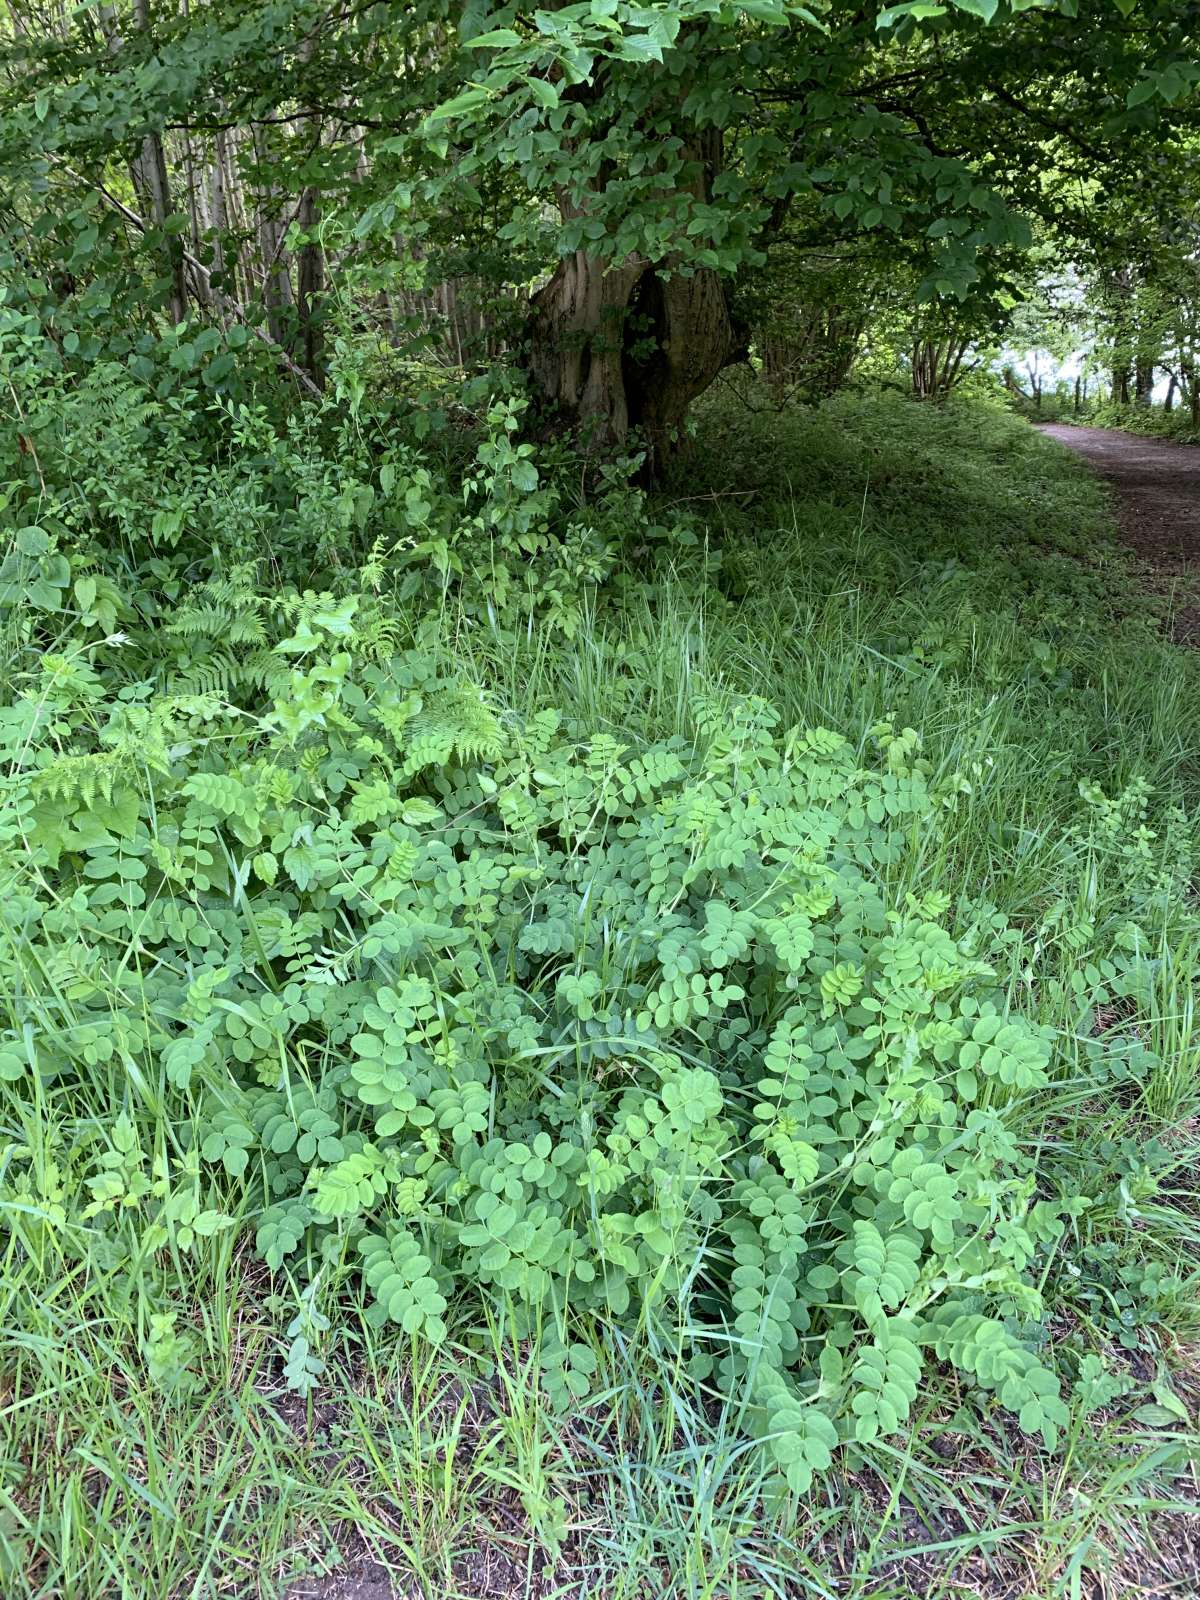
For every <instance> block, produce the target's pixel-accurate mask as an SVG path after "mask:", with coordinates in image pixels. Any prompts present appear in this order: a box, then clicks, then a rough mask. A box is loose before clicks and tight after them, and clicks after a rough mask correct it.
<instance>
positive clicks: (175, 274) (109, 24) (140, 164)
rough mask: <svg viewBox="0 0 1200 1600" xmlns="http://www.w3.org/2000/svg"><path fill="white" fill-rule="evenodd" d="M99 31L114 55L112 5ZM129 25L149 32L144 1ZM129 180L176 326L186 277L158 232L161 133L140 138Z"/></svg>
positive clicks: (162, 201)
mask: <svg viewBox="0 0 1200 1600" xmlns="http://www.w3.org/2000/svg"><path fill="white" fill-rule="evenodd" d="M97 17H98V21H99V24H100V30H101V32H102V34H103V36H104V41H105V45H106V47H107V49H108V52H109V54H110V55H117V54H118V53H119V52H120V50H121V48H122V45H123V42H124V41H123V40H122V37H121V30H120V24H119V21H118V18H117V11H116V7H115V6H113V5H105V6H101V7H100V9H99V11H98V13H97ZM133 25H134V27H135V28H136V30H137V31H138V32H139V33H142V34H148V33H149V32H150V10H149V6H148V4H147V0H134V6H133ZM129 181H130V183H131V184H132V185H133V191H134V193H135V194H136V195H137V197H138V202H139V204H140V207H141V211H142V215H143V216H146V217H148V218H149V219H150V221H151V222H152V223H153V224H154V226H155V227H156V228H157V229H158V230H159V232H160V234H161V235H162V251H163V264H164V265H165V267H166V269H167V284H168V290H167V293H168V305H169V308H170V313H171V321H172V322H173V323H175V324H176V325H178V324H179V323H181V322H182V321H183V320H184V318H185V317H186V316H187V311H188V299H187V279H186V277H185V275H184V265H183V255H182V253H181V252H180V250H179V248H178V245H177V243H176V241H175V240H173V239H169V238H167V236H166V234H165V233H163V232H162V230H163V229H164V227H165V225H166V222H167V219H168V217H169V216H170V215H171V186H170V182H169V180H168V178H167V158H166V154H165V152H164V150H163V142H162V135H161V134H160V133H157V132H155V133H148V134H147V135H146V137H145V138H144V139H143V140H142V147H141V150H140V151H139V153H138V154H137V155H136V156H135V157H134V158H133V159H132V160H131V161H130V163H129Z"/></svg>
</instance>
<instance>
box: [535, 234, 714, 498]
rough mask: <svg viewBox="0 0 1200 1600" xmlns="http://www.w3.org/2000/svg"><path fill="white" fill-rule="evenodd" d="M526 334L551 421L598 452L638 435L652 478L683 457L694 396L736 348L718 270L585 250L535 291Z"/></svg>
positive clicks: (540, 397) (545, 412)
mask: <svg viewBox="0 0 1200 1600" xmlns="http://www.w3.org/2000/svg"><path fill="white" fill-rule="evenodd" d="M528 337H529V357H528V366H529V373H530V376H531V378H532V380H533V384H534V388H535V390H536V393H537V396H538V400H539V404H540V408H541V410H542V414H543V418H544V420H545V422H546V423H547V425H548V426H549V427H550V428H551V429H553V430H555V431H570V432H574V433H577V434H578V435H579V437H580V439H581V441H582V443H583V445H584V448H585V449H587V450H589V451H593V452H603V451H605V450H612V449H620V448H622V447H623V446H624V445H625V444H626V443H627V442H629V440H630V434H631V431H638V432H640V434H641V435H642V438H641V441H640V442H641V443H643V444H644V446H645V449H646V452H647V469H648V475H649V476H651V477H659V476H661V475H662V473H663V472H664V471H665V470H666V468H667V466H668V465H669V463H670V461H671V459H672V457H673V456H674V455H675V454H676V452H677V450H678V446H679V443H680V440H681V437H682V431H683V428H684V425H685V423H686V420H687V413H688V409H689V407H690V406H691V403H692V401H693V400H695V399H696V398H697V396H699V395H701V394H703V393H704V391H705V390H706V389H707V388H708V387H709V385H710V384H711V383H712V382H713V380H714V379H715V378H716V376H717V374H718V373H719V372H720V371H721V369H722V367H725V366H727V365H728V364H729V362H730V361H731V360H732V359H733V358H734V354H735V339H734V334H733V327H732V324H731V322H730V318H729V308H728V305H727V302H726V299H725V289H724V285H723V284H722V283H721V280H720V278H719V277H718V276H717V274H716V273H715V272H713V271H712V270H711V269H709V268H701V269H700V270H699V271H697V272H693V273H691V274H689V275H688V276H686V277H685V276H684V275H683V274H682V273H679V272H668V271H665V270H664V271H658V270H656V269H655V268H653V267H652V266H651V265H650V264H649V262H647V261H645V260H642V259H641V258H634V259H631V260H628V261H625V262H623V263H620V264H613V263H610V262H606V261H604V260H602V259H600V258H599V257H597V256H594V255H589V254H588V253H587V252H586V251H584V250H577V251H576V252H575V253H574V255H571V256H567V257H566V258H565V259H564V260H563V261H561V262H560V263H559V265H558V267H557V269H556V271H555V273H554V275H553V277H552V278H551V279H550V282H549V283H548V284H546V286H545V288H543V289H541V290H539V292H538V293H537V294H536V295H535V296H534V299H533V304H532V315H531V317H530V321H529V329H528ZM635 442H637V441H635Z"/></svg>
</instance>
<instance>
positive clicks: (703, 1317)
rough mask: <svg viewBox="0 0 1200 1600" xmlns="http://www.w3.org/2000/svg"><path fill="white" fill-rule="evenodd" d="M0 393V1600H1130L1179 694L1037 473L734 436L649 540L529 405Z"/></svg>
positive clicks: (1176, 1100) (1169, 1088)
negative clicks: (531, 430) (376, 419)
mask: <svg viewBox="0 0 1200 1600" xmlns="http://www.w3.org/2000/svg"><path fill="white" fill-rule="evenodd" d="M18 332H19V330H18ZM12 337H13V338H14V340H15V339H16V338H17V334H16V333H14V334H13V335H12ZM14 371H15V373H16V377H17V380H18V381H17V385H16V387H15V388H14V393H15V394H17V396H18V401H19V403H20V405H21V414H20V417H19V423H20V426H19V428H18V429H16V430H14V434H13V438H12V439H11V440H10V441H9V442H10V446H11V455H10V457H9V468H8V470H9V476H10V483H9V487H8V491H7V510H6V512H5V515H6V518H7V519H8V521H9V524H10V526H11V529H12V535H11V546H10V550H9V553H8V556H7V559H6V562H5V566H4V568H3V573H2V579H3V584H4V587H3V590H2V592H0V617H2V619H3V636H4V639H5V643H6V649H7V657H8V672H9V682H10V684H11V686H12V692H11V694H10V697H9V699H8V702H7V704H6V705H5V707H4V709H3V715H2V722H0V736H2V739H3V748H4V757H5V761H4V776H3V793H4V805H3V821H2V823H0V849H2V852H3V853H2V856H0V866H2V870H3V877H4V883H3V890H2V893H0V971H2V980H0V990H2V993H3V997H4V998H3V1008H2V1010H0V1024H2V1026H3V1029H4V1031H3V1034H2V1036H0V1093H2V1105H3V1111H2V1126H0V1216H2V1217H3V1225H4V1235H3V1237H4V1250H5V1255H4V1277H3V1294H4V1307H3V1311H4V1324H5V1327H6V1329H7V1330H8V1332H7V1358H6V1374H7V1378H6V1382H7V1385H8V1387H7V1390H6V1398H5V1405H4V1408H3V1416H4V1424H5V1428H6V1432H7V1439H6V1446H5V1451H4V1461H5V1476H4V1479H3V1482H2V1483H0V1506H2V1507H3V1510H2V1512H0V1549H2V1551H3V1556H2V1560H3V1562H4V1571H5V1578H4V1584H5V1592H6V1593H13V1594H19V1593H20V1594H38V1595H46V1596H48V1595H62V1596H92V1595H97V1596H98V1595H108V1594H150V1593H154V1594H163V1595H166V1594H174V1593H187V1594H196V1595H205V1594H212V1595H217V1594H225V1595H227V1594H230V1593H237V1594H247V1595H250V1594H264V1595H265V1594H278V1593H281V1592H286V1590H287V1587H288V1585H289V1583H291V1582H293V1581H297V1580H298V1577H299V1576H300V1575H302V1574H303V1573H304V1572H305V1571H306V1570H308V1571H318V1572H319V1571H320V1570H323V1569H324V1568H325V1567H327V1566H329V1565H330V1563H331V1562H336V1561H338V1560H342V1561H346V1560H349V1561H350V1562H351V1563H352V1564H353V1563H354V1562H355V1561H359V1560H361V1559H363V1557H362V1549H363V1548H364V1547H363V1546H362V1545H361V1544H356V1543H355V1541H356V1540H358V1541H361V1540H363V1539H364V1538H365V1539H368V1540H369V1541H370V1544H371V1548H372V1549H373V1551H374V1552H375V1554H376V1555H377V1556H379V1557H381V1558H382V1557H387V1559H388V1560H390V1561H391V1562H392V1563H393V1564H394V1565H395V1567H396V1568H397V1570H398V1571H399V1572H400V1573H402V1574H404V1576H405V1581H406V1582H407V1583H408V1584H409V1586H410V1589H411V1587H412V1586H413V1585H415V1586H416V1587H417V1588H418V1589H419V1590H422V1591H423V1592H425V1593H428V1594H430V1595H434V1594H437V1595H445V1594H449V1593H459V1592H464V1593H472V1592H475V1593H481V1592H486V1593H491V1592H501V1591H503V1592H533V1591H534V1590H535V1589H537V1590H538V1592H545V1593H551V1592H568V1590H569V1586H571V1585H574V1586H575V1587H576V1589H577V1591H578V1592H580V1593H586V1594H605V1595H608V1594H613V1595H620V1594H627V1595H630V1596H632V1595H642V1594H652V1593H655V1594H656V1593H663V1594H666V1593H671V1594H676V1593H678V1594H681V1595H682V1594H687V1595H711V1596H718V1595H719V1596H725V1595H729V1596H732V1595H734V1594H737V1595H739V1596H741V1595H759V1594H763V1595H766V1594H793V1593H795V1594H835V1593H838V1594H848V1593H853V1594H858V1595H864V1596H865V1595H876V1596H883V1595H886V1594H891V1593H895V1594H900V1593H910V1592H914V1591H913V1590H912V1588H911V1587H909V1588H904V1587H902V1585H903V1584H910V1585H911V1583H912V1582H913V1581H915V1580H914V1579H913V1576H912V1573H913V1570H914V1569H913V1568H912V1567H911V1566H905V1565H904V1563H905V1562H907V1563H913V1562H918V1563H919V1562H921V1561H924V1562H926V1564H927V1565H926V1566H925V1567H922V1568H921V1570H922V1571H923V1572H924V1574H925V1580H927V1588H926V1590H925V1591H922V1592H929V1593H933V1592H939V1593H940V1592H945V1593H955V1592H957V1591H956V1589H955V1587H954V1585H955V1584H957V1583H959V1582H960V1581H961V1582H963V1583H964V1584H965V1583H966V1582H967V1581H968V1578H969V1579H970V1581H972V1582H975V1581H977V1580H978V1579H979V1575H980V1571H981V1570H983V1571H986V1572H989V1573H990V1572H992V1571H993V1570H995V1571H1000V1570H1001V1569H1002V1568H1003V1567H1004V1564H1005V1563H1009V1564H1010V1565H1011V1566H1012V1567H1013V1570H1015V1571H1018V1572H1019V1573H1020V1574H1022V1576H1021V1579H1020V1581H1022V1582H1025V1583H1026V1585H1027V1588H1028V1591H1029V1592H1030V1593H1031V1594H1033V1593H1037V1594H1042V1593H1045V1594H1051V1593H1059V1592H1063V1593H1071V1594H1079V1593H1082V1592H1085V1590H1084V1589H1082V1588H1081V1587H1080V1585H1081V1582H1082V1581H1083V1579H1084V1577H1086V1575H1087V1574H1089V1573H1091V1572H1092V1571H1094V1570H1095V1569H1097V1568H1101V1567H1103V1566H1104V1565H1105V1564H1106V1563H1110V1564H1111V1562H1112V1561H1117V1562H1118V1567H1117V1570H1118V1571H1123V1570H1126V1569H1125V1568H1121V1567H1120V1565H1119V1563H1120V1562H1121V1561H1126V1562H1127V1561H1128V1560H1129V1559H1130V1556H1129V1551H1130V1550H1131V1549H1132V1550H1133V1551H1134V1552H1136V1551H1137V1549H1138V1539H1137V1536H1136V1527H1137V1524H1138V1523H1139V1521H1144V1520H1145V1519H1146V1518H1147V1517H1148V1516H1150V1515H1155V1516H1159V1517H1161V1516H1164V1515H1167V1514H1168V1513H1170V1512H1171V1511H1172V1510H1173V1509H1174V1508H1176V1507H1183V1506H1185V1504H1186V1503H1187V1501H1188V1498H1189V1495H1190V1482H1191V1480H1190V1477H1189V1472H1190V1470H1191V1459H1192V1458H1191V1434H1190V1416H1191V1409H1190V1408H1191V1403H1192V1386H1193V1382H1194V1379H1193V1366H1192V1357H1191V1347H1192V1343H1193V1341H1194V1339H1195V1336H1196V1333H1197V1323H1198V1321H1200V1319H1198V1317H1197V1312H1196V1287H1197V1273H1196V1258H1195V1251H1196V1242H1197V1224H1196V1219H1195V1214H1194V1207H1193V1203H1192V1201H1193V1197H1192V1193H1191V1188H1192V1178H1191V1173H1192V1170H1193V1167H1194V1161H1195V1154H1196V1139H1195V1132H1194V1129H1195V1123H1194V1117H1195V1112H1196V1099H1197V1096H1196V1066H1197V1046H1196V1042H1195V1036H1194V1025H1193V986H1194V975H1195V971H1196V964H1197V960H1196V958H1197V952H1198V950H1200V916H1198V915H1197V912H1196V909H1195V905H1194V901H1193V894H1192V883H1193V877H1194V872H1195V861H1196V845H1197V821H1196V817H1197V813H1196V790H1195V769H1194V764H1193V763H1194V759H1195V734H1196V726H1195V710H1194V707H1195V705H1196V703H1197V701H1196V689H1197V682H1196V679H1197V669H1196V664H1195V660H1194V658H1192V657H1189V656H1187V655H1185V654H1184V653H1182V652H1179V651H1177V650H1176V649H1175V648H1174V647H1173V646H1171V645H1170V644H1168V643H1167V642H1165V641H1164V640H1163V638H1162V637H1161V636H1160V634H1159V632H1158V628H1157V621H1156V617H1155V615H1154V611H1153V606H1152V603H1151V602H1150V601H1148V600H1144V599H1140V598H1138V597H1137V595H1136V594H1134V593H1132V592H1131V587H1130V580H1129V578H1128V575H1127V571H1126V568H1125V565H1124V562H1123V559H1122V557H1121V555H1120V553H1119V551H1118V549H1117V547H1116V546H1115V544H1114V542H1113V535H1112V531H1111V528H1110V526H1109V524H1108V521H1107V518H1106V514H1105V511H1104V509H1103V503H1102V499H1101V496H1100V494H1099V491H1098V490H1097V489H1096V488H1095V486H1094V485H1093V484H1092V483H1091V481H1090V480H1089V479H1087V478H1086V477H1085V476H1084V475H1083V473H1082V472H1081V471H1080V470H1079V469H1078V468H1076V467H1075V466H1073V465H1072V464H1071V463H1070V462H1069V461H1068V460H1067V459H1066V458H1065V457H1064V456H1063V455H1062V454H1061V453H1059V452H1058V451H1057V450H1056V448H1055V447H1054V446H1053V445H1051V444H1049V443H1047V442H1046V441H1044V440H1041V439H1040V438H1038V437H1037V436H1035V435H1034V434H1033V433H1032V432H1031V430H1029V429H1028V428H1027V427H1026V425H1025V424H1023V423H1021V422H1019V421H1017V420H1014V419H1011V418H1008V417H1006V416H1004V415H1003V414H1002V413H999V412H995V411H991V410H989V409H987V408H985V407H982V406H970V405H967V406H962V407H951V408H947V409H944V410H935V409H932V408H919V407H916V406H913V405H910V404H907V403H905V402H903V401H901V400H899V399H894V398H893V399H888V400H877V399H870V398H860V399H842V400H839V401H836V402H833V403H831V404H830V405H829V406H827V407H826V408H824V409H823V410H821V411H819V412H812V413H801V414H799V415H797V414H784V415H781V416H780V415H774V414H758V415H755V416H752V417H751V416H747V415H746V414H745V411H744V409H742V408H744V407H745V406H746V405H748V404H751V401H750V400H749V399H748V398H747V396H746V395H744V394H735V395H733V396H732V397H730V398H727V399H726V401H725V402H724V403H723V404H722V405H720V406H715V407H714V408H713V409H712V410H711V412H710V414H709V415H707V416H706V417H705V418H704V419H703V422H702V438H701V440H700V442H699V445H698V447H697V450H696V454H695V456H694V458H693V460H694V466H693V470H692V473H691V475H690V477H689V480H688V483H687V485H686V492H684V490H683V489H682V488H680V489H677V490H676V491H674V492H673V493H670V492H669V493H667V494H666V495H664V496H661V497H659V498H658V499H655V500H651V499H648V498H647V497H646V496H644V495H642V494H640V493H638V492H636V491H634V490H632V489H630V488H629V487H628V486H627V484H626V483H625V481H624V479H623V478H622V476H621V475H620V474H618V473H615V472H614V473H613V474H612V475H611V476H610V477H609V478H608V479H607V480H604V481H601V482H600V483H599V484H594V485H591V486H589V484H588V482H587V479H586V475H579V474H577V473H576V472H575V470H574V469H573V468H571V466H570V464H569V463H565V462H558V461H556V460H553V459H550V458H549V457H546V456H541V455H538V453H537V452H535V451H533V450H532V448H531V447H529V446H528V445H524V444H521V443H520V442H519V441H520V431H519V421H520V402H519V401H518V400H513V399H508V400H506V399H495V398H493V399H492V400H490V401H486V402H484V403H483V404H481V406H480V409H479V411H478V413H477V414H476V415H475V416H474V417H473V418H472V419H470V421H469V423H467V424H464V433H463V437H462V438H461V439H460V440H455V441H452V442H451V444H449V445H448V446H447V448H446V449H444V450H443V449H442V447H441V445H438V444H436V443H435V444H433V445H427V444H424V443H422V441H421V440H420V438H419V437H416V436H415V435H414V436H413V437H411V438H408V439H405V438H404V437H389V439H388V440H387V442H386V443H385V442H383V441H382V439H381V436H380V434H379V433H378V431H377V430H375V429H374V427H373V423H372V419H371V416H370V414H369V409H367V408H364V406H363V404H362V400H361V394H360V392H359V391H358V390H356V389H355V388H354V387H353V385H352V384H349V383H348V382H347V385H346V386H345V387H344V388H343V390H342V392H341V393H340V394H339V395H337V396H336V397H335V398H334V399H332V400H331V402H330V404H329V405H328V406H327V407H326V408H325V409H324V410H323V411H322V412H321V413H319V414H318V415H317V416H316V417H315V418H310V419H307V420H304V419H299V418H296V419H293V420H292V421H291V422H290V423H288V422H285V423H283V424H280V423H279V421H278V419H274V418H271V417H270V416H268V414H267V413H266V412H265V411H256V410H255V409H254V407H253V406H252V405H250V404H246V405H244V406H242V407H241V408H240V409H239V408H237V407H232V406H229V405H225V404H223V403H221V402H218V401H216V400H212V399H211V398H209V399H204V400H201V399H200V398H198V396H197V395H196V394H189V395H185V396H184V397H182V398H181V397H179V396H170V397H168V398H167V399H165V400H164V399H163V398H162V397H161V396H159V397H156V396H155V395H154V394H153V393H151V392H149V391H147V390H145V389H140V390H139V389H138V387H137V381H136V380H134V379H132V378H130V377H128V375H126V374H124V373H123V372H118V371H117V370H116V369H110V370H106V371H104V372H98V373H96V374H95V375H94V379H93V381H91V382H90V383H85V384H84V385H83V386H82V387H79V388H71V387H69V386H68V385H66V383H65V381H64V383H63V384H62V385H60V386H59V387H58V388H57V389H55V388H54V387H53V386H50V389H49V392H43V393H40V394H34V393H32V392H29V393H26V392H24V391H22V390H20V385H19V378H20V372H19V363H17V362H14ZM706 463H707V464H708V465H706ZM1081 1507H1082V1508H1083V1509H1082V1511H1080V1508H1081ZM1068 1510H1069V1511H1070V1515H1069V1516H1068ZM1068 1524H1070V1530H1071V1531H1070V1532H1069V1533H1068V1531H1067V1529H1068ZM1005 1527H1009V1528H1010V1529H1011V1530H1012V1531H1011V1532H1010V1533H1009V1534H1008V1535H1007V1536H1006V1537H1005V1538H1001V1537H1000V1536H999V1535H998V1534H997V1532H996V1530H997V1529H1001V1530H1003V1529H1004V1528H1005ZM514 1528H515V1529H516V1530H517V1531H516V1533H515V1534H514V1532H513V1529H514ZM1117 1528H1121V1529H1122V1538H1121V1539H1119V1540H1118V1539H1117V1538H1116V1537H1115V1535H1114V1529H1117ZM350 1530H354V1531H353V1534H351V1531H350ZM339 1545H340V1547H341V1554H340V1555H339V1554H338V1547H339ZM1118 1548H1119V1555H1114V1554H1113V1552H1114V1551H1117V1550H1118ZM930 1561H932V1565H928V1563H929V1562H930ZM489 1562H491V1564H492V1565H491V1566H490V1567H488V1571H489V1572H490V1573H491V1574H492V1576H490V1577H488V1579H487V1582H488V1583H490V1584H493V1587H492V1588H481V1587H480V1586H481V1585H482V1584H483V1582H484V1579H483V1578H481V1577H480V1576H479V1572H481V1571H482V1570H483V1568H484V1567H487V1564H488V1563H489ZM898 1562H899V1563H900V1565H899V1566H897V1563H898ZM473 1563H475V1565H473ZM480 1563H482V1566H480V1565H479V1564H480ZM497 1573H499V1574H500V1576H496V1574H497ZM472 1574H474V1576H472ZM1081 1575H1083V1576H1081ZM935 1583H937V1584H941V1585H942V1586H943V1587H942V1588H940V1589H937V1590H935V1589H934V1588H933V1585H934V1584H935ZM472 1585H474V1587H472ZM522 1585H524V1589H523V1590H522V1588H521V1586H522ZM539 1585H540V1586H541V1587H540V1589H539V1588H538V1586H539ZM889 1585H894V1587H889ZM1039 1586H1040V1587H1039ZM1072 1586H1073V1587H1072ZM296 1592H297V1593H299V1592H303V1591H302V1590H297V1591H296Z"/></svg>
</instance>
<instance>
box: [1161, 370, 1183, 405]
mask: <svg viewBox="0 0 1200 1600" xmlns="http://www.w3.org/2000/svg"><path fill="white" fill-rule="evenodd" d="M1178 387H1179V379H1178V378H1177V377H1176V376H1175V374H1174V373H1172V374H1171V380H1170V382H1169V383H1168V384H1167V397H1166V399H1165V400H1164V401H1163V410H1164V411H1166V412H1167V413H1168V414H1169V413H1170V412H1172V411H1174V409H1175V391H1176V389H1178Z"/></svg>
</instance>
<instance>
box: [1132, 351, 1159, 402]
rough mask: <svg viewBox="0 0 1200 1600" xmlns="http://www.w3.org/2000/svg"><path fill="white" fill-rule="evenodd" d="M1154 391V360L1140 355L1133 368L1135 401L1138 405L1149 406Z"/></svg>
mask: <svg viewBox="0 0 1200 1600" xmlns="http://www.w3.org/2000/svg"><path fill="white" fill-rule="evenodd" d="M1153 393H1154V362H1153V360H1151V359H1150V358H1149V357H1147V356H1141V355H1139V356H1138V358H1137V360H1136V361H1135V363H1134V369H1133V403H1134V405H1138V406H1148V405H1149V404H1150V397H1151V395H1152V394H1153Z"/></svg>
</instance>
